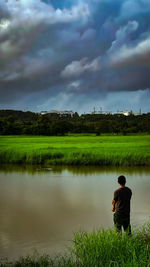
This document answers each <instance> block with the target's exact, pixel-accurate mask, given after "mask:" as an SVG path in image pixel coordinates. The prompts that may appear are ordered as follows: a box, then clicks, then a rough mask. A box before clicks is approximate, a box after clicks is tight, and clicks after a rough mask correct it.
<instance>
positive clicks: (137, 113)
mask: <svg viewBox="0 0 150 267" xmlns="http://www.w3.org/2000/svg"><path fill="white" fill-rule="evenodd" d="M114 114H118V115H124V116H130V115H134V116H138V115H141V109H140V111H139V112H133V111H132V110H123V111H117V112H116V113H114Z"/></svg>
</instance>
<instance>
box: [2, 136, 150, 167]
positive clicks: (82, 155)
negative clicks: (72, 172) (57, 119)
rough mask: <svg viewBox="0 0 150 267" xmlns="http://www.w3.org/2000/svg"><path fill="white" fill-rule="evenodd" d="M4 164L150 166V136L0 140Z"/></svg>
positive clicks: (15, 138)
mask: <svg viewBox="0 0 150 267" xmlns="http://www.w3.org/2000/svg"><path fill="white" fill-rule="evenodd" d="M0 163H28V164H63V165H66V164H67V165H114V166H133V165H150V135H134V136H94V135H91V136H80V135H77V136H64V137H61V136H59V137H54V136H50V137H43V136H38V137H37V136H35V137H34V136H32V137H29V136H0Z"/></svg>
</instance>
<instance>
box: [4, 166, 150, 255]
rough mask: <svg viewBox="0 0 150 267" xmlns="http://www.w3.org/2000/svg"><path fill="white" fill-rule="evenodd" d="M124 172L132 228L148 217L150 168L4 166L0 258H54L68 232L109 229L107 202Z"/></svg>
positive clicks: (61, 249) (63, 245) (109, 200)
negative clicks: (130, 195) (33, 255)
mask: <svg viewBox="0 0 150 267" xmlns="http://www.w3.org/2000/svg"><path fill="white" fill-rule="evenodd" d="M120 174H124V175H126V177H127V181H128V182H127V185H128V186H129V187H131V189H132V191H133V199H132V205H131V210H132V213H131V223H132V225H142V224H143V223H145V222H146V221H148V220H149V215H150V197H149V191H150V179H149V178H150V168H145V167H144V168H141V167H140V168H135V167H134V168H131V167H130V168H110V167H109V168H105V167H103V168H102V167H56V166H55V167H54V166H53V167H51V168H46V167H45V168H42V167H39V166H34V167H31V166H30V167H29V166H28V167H27V166H21V167H19V166H13V165H9V166H8V165H3V166H2V167H1V170H0V211H1V213H0V257H4V256H7V257H8V258H9V259H11V258H16V257H18V256H21V255H26V254H27V253H31V252H32V251H33V249H37V250H38V251H39V252H46V253H49V254H54V253H57V252H60V251H63V250H64V249H65V247H66V246H68V245H70V240H72V238H73V232H75V231H78V230H87V231H92V230H93V229H99V228H100V227H105V228H107V227H113V222H112V212H111V201H112V197H113V192H114V190H115V189H116V188H117V187H118V185H117V182H116V181H117V177H118V175H120Z"/></svg>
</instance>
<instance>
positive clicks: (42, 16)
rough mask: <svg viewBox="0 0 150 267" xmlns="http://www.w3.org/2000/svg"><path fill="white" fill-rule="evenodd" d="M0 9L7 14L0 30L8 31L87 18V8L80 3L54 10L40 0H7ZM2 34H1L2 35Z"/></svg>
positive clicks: (84, 4)
mask: <svg viewBox="0 0 150 267" xmlns="http://www.w3.org/2000/svg"><path fill="white" fill-rule="evenodd" d="M0 8H3V9H4V8H5V9H6V10H7V11H8V12H9V14H10V18H9V20H8V19H7V20H2V21H1V23H0V29H3V30H4V29H5V30H6V29H7V30H9V28H10V29H12V28H14V27H18V26H19V27H32V26H36V25H37V24H40V23H47V24H55V23H63V22H64V23H68V22H72V21H75V20H78V19H80V18H81V19H84V18H86V17H87V16H89V14H90V12H89V7H88V5H87V4H86V3H80V4H78V5H76V6H73V7H72V8H71V9H66V8H64V9H62V10H61V9H54V8H53V6H52V5H50V4H46V3H44V2H42V1H40V0H20V1H16V0H9V1H8V2H6V3H5V5H4V4H3V6H2V4H1V3H0ZM2 33H3V32H1V34H2Z"/></svg>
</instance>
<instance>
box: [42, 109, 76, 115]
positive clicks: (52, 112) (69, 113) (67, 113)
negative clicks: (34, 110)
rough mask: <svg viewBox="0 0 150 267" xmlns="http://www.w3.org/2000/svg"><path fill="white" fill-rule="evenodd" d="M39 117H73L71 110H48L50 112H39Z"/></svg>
mask: <svg viewBox="0 0 150 267" xmlns="http://www.w3.org/2000/svg"><path fill="white" fill-rule="evenodd" d="M40 114H41V115H45V114H57V115H60V116H73V114H74V112H73V111H72V110H50V111H41V112H40Z"/></svg>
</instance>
